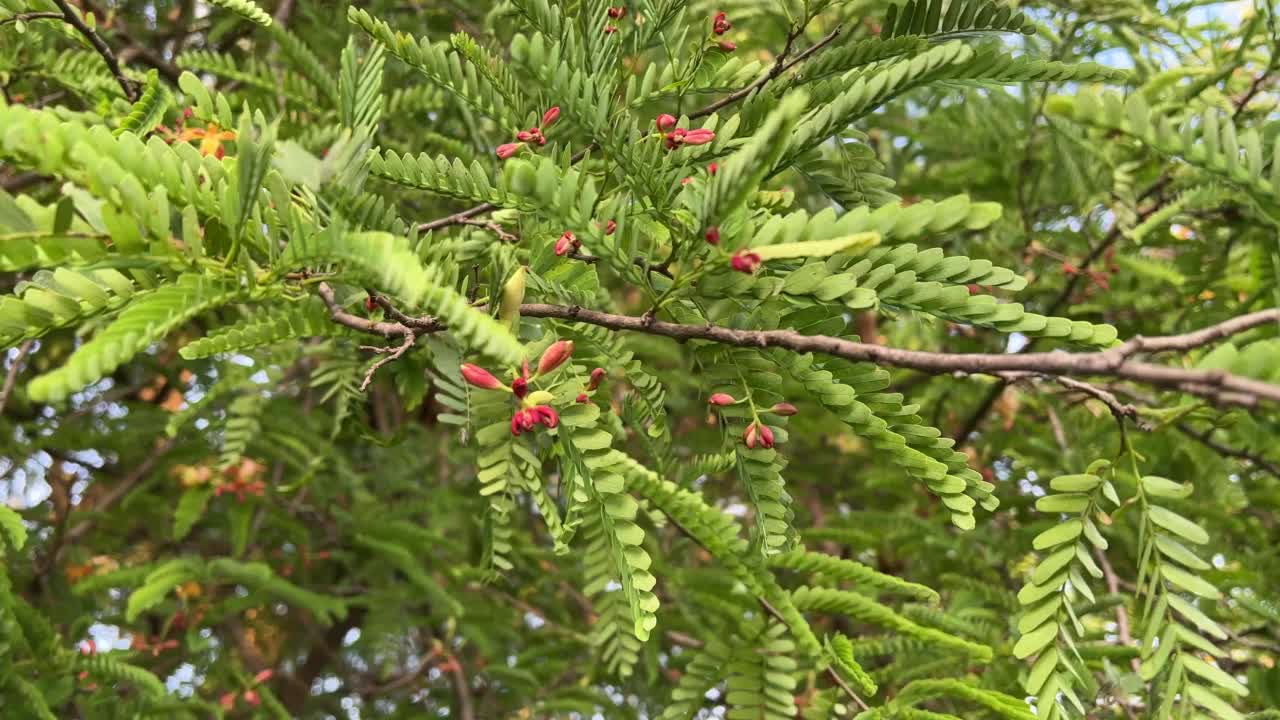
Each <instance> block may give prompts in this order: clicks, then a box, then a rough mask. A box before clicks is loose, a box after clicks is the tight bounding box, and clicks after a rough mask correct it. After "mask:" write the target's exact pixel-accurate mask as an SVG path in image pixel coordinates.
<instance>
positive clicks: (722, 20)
mask: <svg viewBox="0 0 1280 720" xmlns="http://www.w3.org/2000/svg"><path fill="white" fill-rule="evenodd" d="M731 27H733V24H732V23H730V22H729V16H727V15H725V13H724V11H723V10H722V11H720V12H718V13H716V16H715V18H714V19H712V21H711V32H713V33H715V34H717V35H723V34H725V33H727V32H729V28H731Z"/></svg>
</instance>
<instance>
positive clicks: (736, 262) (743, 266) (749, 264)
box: [729, 250, 762, 273]
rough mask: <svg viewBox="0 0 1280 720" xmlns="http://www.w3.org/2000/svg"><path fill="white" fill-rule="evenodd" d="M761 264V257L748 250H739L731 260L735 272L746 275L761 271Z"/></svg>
mask: <svg viewBox="0 0 1280 720" xmlns="http://www.w3.org/2000/svg"><path fill="white" fill-rule="evenodd" d="M761 262H762V261H761V259H760V256H759V255H757V254H755V253H753V252H749V251H747V250H739V251H738V252H736V253H734V255H733V257H732V258H731V259H730V260H729V264H730V265H731V266H732V267H733V269H734V270H737V271H738V272H744V273H753V272H755V271H756V270H759V269H760V263H761Z"/></svg>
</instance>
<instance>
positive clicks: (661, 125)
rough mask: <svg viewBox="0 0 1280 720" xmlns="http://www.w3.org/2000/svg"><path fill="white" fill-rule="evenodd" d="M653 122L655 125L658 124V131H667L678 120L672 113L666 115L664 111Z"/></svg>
mask: <svg viewBox="0 0 1280 720" xmlns="http://www.w3.org/2000/svg"><path fill="white" fill-rule="evenodd" d="M653 122H654V124H655V125H657V126H658V132H669V131H670V130H671V128H673V127H675V126H676V123H677V122H679V121H678V120H676V117H675V116H674V115H668V114H666V113H662V114H661V115H659V116H658V118H657V119H656V120H654V121H653Z"/></svg>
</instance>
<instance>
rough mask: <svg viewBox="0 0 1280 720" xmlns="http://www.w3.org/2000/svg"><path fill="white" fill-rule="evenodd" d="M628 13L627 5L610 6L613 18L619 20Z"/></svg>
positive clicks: (610, 14)
mask: <svg viewBox="0 0 1280 720" xmlns="http://www.w3.org/2000/svg"><path fill="white" fill-rule="evenodd" d="M626 14H627V9H626V8H625V7H611V8H609V17H611V18H613V19H614V20H617V19H619V18H621V17H622V16H624V15H626Z"/></svg>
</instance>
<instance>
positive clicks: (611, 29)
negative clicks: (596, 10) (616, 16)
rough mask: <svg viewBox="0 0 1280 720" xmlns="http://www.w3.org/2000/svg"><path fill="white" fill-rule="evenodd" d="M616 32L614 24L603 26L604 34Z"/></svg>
mask: <svg viewBox="0 0 1280 720" xmlns="http://www.w3.org/2000/svg"><path fill="white" fill-rule="evenodd" d="M616 32H618V28H616V27H614V26H612V25H605V26H604V34H605V35H612V34H614V33H616Z"/></svg>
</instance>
